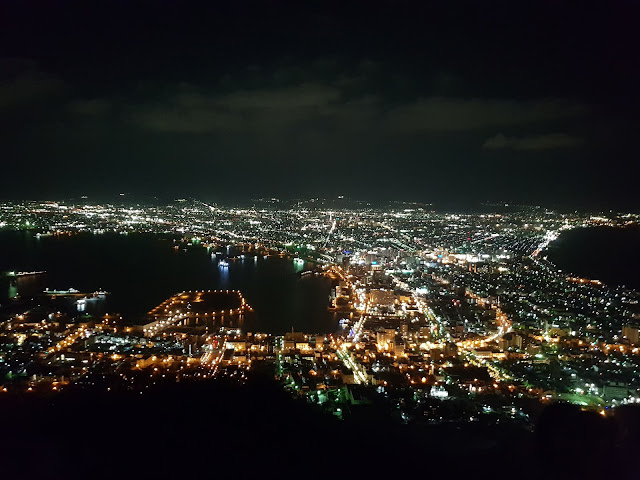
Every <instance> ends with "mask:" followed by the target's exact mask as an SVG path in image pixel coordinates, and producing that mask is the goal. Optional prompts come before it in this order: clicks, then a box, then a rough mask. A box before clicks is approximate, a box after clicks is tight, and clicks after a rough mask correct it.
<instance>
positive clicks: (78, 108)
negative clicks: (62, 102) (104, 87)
mask: <svg viewBox="0 0 640 480" xmlns="http://www.w3.org/2000/svg"><path fill="white" fill-rule="evenodd" d="M68 108H69V111H70V112H71V113H73V114H76V115H80V116H99V115H104V114H106V113H109V112H110V111H111V109H112V101H110V100H107V99H104V98H94V99H91V100H75V101H73V102H71V103H70V104H69V107H68Z"/></svg>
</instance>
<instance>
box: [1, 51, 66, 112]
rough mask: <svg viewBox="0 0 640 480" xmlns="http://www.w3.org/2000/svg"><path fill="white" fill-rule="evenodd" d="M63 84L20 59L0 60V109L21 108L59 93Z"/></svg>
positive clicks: (32, 63) (30, 63)
mask: <svg viewBox="0 0 640 480" xmlns="http://www.w3.org/2000/svg"><path fill="white" fill-rule="evenodd" d="M63 87H64V83H63V82H62V81H61V80H60V79H59V78H57V77H56V76H54V75H51V74H48V73H45V72H43V71H41V70H39V69H38V67H37V65H36V62H34V61H32V60H29V59H22V58H4V59H0V109H1V108H10V107H16V106H21V105H24V104H29V103H31V102H35V101H38V100H41V99H44V98H47V97H50V96H51V95H54V94H57V93H59V92H60V91H61V90H62V89H63Z"/></svg>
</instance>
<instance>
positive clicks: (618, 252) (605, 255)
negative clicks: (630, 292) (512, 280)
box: [545, 226, 640, 290]
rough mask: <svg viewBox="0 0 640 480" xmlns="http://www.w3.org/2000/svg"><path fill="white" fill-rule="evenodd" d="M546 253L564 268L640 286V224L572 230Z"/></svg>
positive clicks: (607, 281)
mask: <svg viewBox="0 0 640 480" xmlns="http://www.w3.org/2000/svg"><path fill="white" fill-rule="evenodd" d="M545 255H547V256H548V258H549V260H551V261H552V262H553V263H555V264H556V265H557V266H558V268H561V269H562V270H563V271H565V272H570V273H573V274H576V275H579V276H583V277H587V278H593V279H598V280H601V281H603V282H605V283H606V284H608V285H611V286H616V285H625V286H626V287H629V288H634V289H636V290H640V227H637V226H633V227H625V228H612V227H591V228H577V229H574V230H569V231H567V232H564V233H562V235H560V237H559V238H558V240H556V241H555V242H553V243H552V244H551V245H550V246H549V248H548V250H547V252H545Z"/></svg>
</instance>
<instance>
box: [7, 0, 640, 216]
mask: <svg viewBox="0 0 640 480" xmlns="http://www.w3.org/2000/svg"><path fill="white" fill-rule="evenodd" d="M635 3H636V2H631V1H628V2H625V1H610V2H606V1H605V2H562V1H543V0H538V1H534V2H527V1H520V0H518V1H508V2H497V1H496V2H491V1H490V2H486V1H483V2H464V3H460V2H453V1H439V2H427V1H423V2H411V3H404V2H385V3H384V4H382V3H381V2H346V1H341V2H319V1H304V2H291V3H289V4H285V3H284V2H276V1H265V2H260V3H258V2H252V3H249V2H243V1H237V0H231V1H227V2H215V1H211V2H207V3H195V2H187V1H183V2H162V1H149V2H133V1H109V2H107V1H95V2H94V1H91V2H87V1H83V2H62V1H48V2H28V1H17V0H15V1H8V0H7V1H3V2H2V3H1V4H0V46H1V47H0V57H1V58H0V162H1V167H2V170H1V173H0V198H7V199H12V198H20V199H22V198H26V199H44V198H55V199H63V198H69V197H74V196H80V195H87V196H89V198H91V197H94V198H97V197H100V196H104V195H117V194H118V193H119V192H128V193H132V194H140V195H162V196H166V197H172V196H177V197H184V196H195V197H199V198H202V199H205V200H209V201H219V202H234V201H240V200H245V199H248V198H257V197H261V196H269V197H270V196H276V197H285V198H286V197H289V198H291V197H300V196H311V195H319V196H329V197H330V196H335V195H345V196H349V197H354V198H359V199H365V200H372V201H376V200H380V201H387V200H408V201H419V202H432V203H435V204H473V203H475V202H484V201H490V202H495V201H505V202H511V203H518V202H524V203H534V204H543V205H549V206H553V205H562V206H570V207H573V206H575V207H584V208H626V209H631V210H634V209H635V210H637V209H638V208H639V207H640V195H638V188H637V185H638V177H636V176H635V175H634V171H635V169H636V165H637V163H638V158H639V157H638V153H639V150H640V149H639V148H638V140H637V137H638V112H639V111H640V82H639V81H638V80H639V77H640V75H639V73H640V66H639V62H640V54H639V53H638V50H639V49H638V46H639V45H640V38H638V37H639V34H638V32H639V31H640V29H638V27H637V19H638V18H639V16H638V13H640V9H639V8H638V7H637V6H633V5H634V4H635ZM374 5H375V6H376V7H374ZM381 5H385V6H381Z"/></svg>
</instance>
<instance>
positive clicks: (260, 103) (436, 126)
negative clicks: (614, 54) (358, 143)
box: [130, 81, 588, 135]
mask: <svg viewBox="0 0 640 480" xmlns="http://www.w3.org/2000/svg"><path fill="white" fill-rule="evenodd" d="M341 87H344V84H343V82H342V81H338V82H337V86H334V85H323V84H318V83H306V84H302V85H297V86H290V87H287V88H273V89H264V88H263V89H255V90H248V89H243V90H237V91H232V92H229V93H226V94H219V95H216V94H205V93H202V92H201V91H198V90H195V89H194V90H193V91H182V92H181V93H177V94H174V95H171V96H170V97H169V98H168V99H167V100H165V101H162V102H158V103H156V104H152V105H138V106H134V107H133V108H132V111H131V117H130V118H131V120H132V121H133V123H135V124H138V125H140V126H142V127H145V128H148V129H151V130H159V131H167V132H168V131H174V132H181V133H189V132H192V133H203V132H208V131H210V132H214V131H218V130H235V129H245V130H247V131H252V130H255V129H264V130H266V131H272V130H274V129H277V128H287V127H290V126H293V125H298V124H305V123H308V124H310V125H314V124H315V125H318V124H320V123H322V122H333V124H334V126H336V127H340V128H344V129H347V130H360V129H364V128H367V129H369V128H372V127H375V128H376V129H377V130H378V131H380V132H382V133H386V134H389V135H398V134H404V133H419V132H425V133H428V132H464V131H471V130H477V129H486V128H495V127H503V126H520V125H527V124H533V123H536V122H548V121H555V120H558V119H570V118H572V117H580V116H583V115H585V114H586V113H588V108H587V107H586V106H584V105H580V104H577V103H571V102H568V101H561V100H531V101H517V100H513V99H465V98H455V97H428V98H421V99H418V100H415V101H409V102H405V103H401V104H398V103H397V102H393V101H391V100H389V99H387V98H385V97H384V96H381V95H379V94H370V95H359V96H356V97H353V98H349V95H348V92H347V91H345V89H344V88H341Z"/></svg>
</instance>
